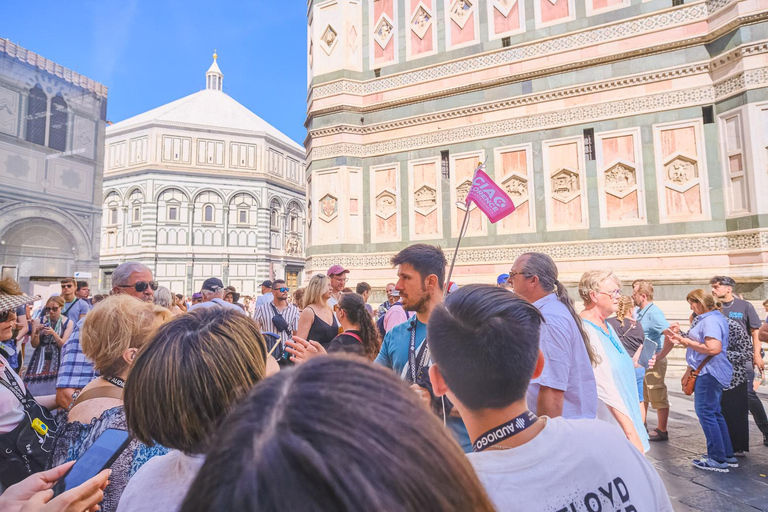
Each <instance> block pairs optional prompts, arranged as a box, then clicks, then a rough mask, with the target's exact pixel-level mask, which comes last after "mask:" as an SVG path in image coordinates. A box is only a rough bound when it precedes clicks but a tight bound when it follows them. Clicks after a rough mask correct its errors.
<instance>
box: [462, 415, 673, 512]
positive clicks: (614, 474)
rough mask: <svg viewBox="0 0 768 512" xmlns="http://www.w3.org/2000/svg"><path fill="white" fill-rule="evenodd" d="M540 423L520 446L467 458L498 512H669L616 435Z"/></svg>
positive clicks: (581, 425) (642, 463)
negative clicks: (540, 427) (541, 425)
mask: <svg viewBox="0 0 768 512" xmlns="http://www.w3.org/2000/svg"><path fill="white" fill-rule="evenodd" d="M546 421H547V424H546V426H545V427H544V429H543V430H542V431H541V432H540V433H539V435H537V436H536V437H535V438H533V439H532V440H531V441H529V442H527V443H525V444H524V445H522V446H519V447H517V448H512V449H510V450H486V451H483V452H480V453H470V454H468V455H467V457H469V461H470V462H471V463H472V465H473V466H474V468H475V471H476V472H477V476H478V477H479V478H480V481H481V482H482V483H483V485H484V486H485V490H486V492H487V493H488V496H489V497H490V498H491V501H493V503H494V505H495V506H496V508H497V509H498V510H499V512H505V511H525V512H536V511H541V512H558V511H563V510H566V511H568V512H572V511H573V512H585V511H589V510H622V511H630V510H637V511H642V510H649V511H650V510H653V511H654V512H656V511H660V512H672V504H671V503H670V501H669V495H668V494H667V490H666V488H665V487H664V483H663V482H662V481H661V477H659V474H658V473H657V472H656V469H654V467H653V466H651V464H650V463H649V462H648V461H647V460H646V459H645V457H644V456H643V454H641V453H640V452H639V451H638V450H637V448H635V447H634V446H632V444H630V442H629V441H627V439H626V437H624V433H623V432H622V431H621V430H620V429H618V428H617V427H615V426H613V425H609V424H608V423H605V422H603V421H599V420H586V419H584V420H567V419H565V418H562V417H558V418H547V419H546ZM598 503H599V505H598ZM633 507H634V508H633Z"/></svg>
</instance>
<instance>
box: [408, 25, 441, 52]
mask: <svg viewBox="0 0 768 512" xmlns="http://www.w3.org/2000/svg"><path fill="white" fill-rule="evenodd" d="M434 28H435V24H434V23H433V24H432V26H430V27H429V28H428V29H427V31H426V32H424V39H421V38H420V37H419V36H417V35H416V33H415V32H414V31H413V30H411V31H410V32H411V55H419V54H420V53H427V52H431V51H432V50H433V49H434V46H433V45H432V30H433V29H434Z"/></svg>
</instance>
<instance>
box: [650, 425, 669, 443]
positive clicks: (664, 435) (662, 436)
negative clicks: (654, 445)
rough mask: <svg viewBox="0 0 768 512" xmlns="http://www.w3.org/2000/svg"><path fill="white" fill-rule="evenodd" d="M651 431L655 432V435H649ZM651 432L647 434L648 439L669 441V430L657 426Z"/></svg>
mask: <svg viewBox="0 0 768 512" xmlns="http://www.w3.org/2000/svg"><path fill="white" fill-rule="evenodd" d="M653 432H656V435H655V436H654V435H651V434H652V433H653ZM653 432H651V433H649V434H648V440H649V441H669V432H664V431H663V430H659V429H658V428H655V429H653Z"/></svg>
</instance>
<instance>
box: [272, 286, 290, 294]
mask: <svg viewBox="0 0 768 512" xmlns="http://www.w3.org/2000/svg"><path fill="white" fill-rule="evenodd" d="M275 290H276V291H278V292H283V293H285V292H288V291H291V289H290V288H286V287H285V286H283V287H282V288H275Z"/></svg>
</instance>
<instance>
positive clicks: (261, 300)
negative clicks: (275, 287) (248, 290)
mask: <svg viewBox="0 0 768 512" xmlns="http://www.w3.org/2000/svg"><path fill="white" fill-rule="evenodd" d="M274 300H275V296H274V295H272V292H268V293H265V294H264V295H261V296H259V297H257V298H256V307H259V306H261V305H263V304H269V303H270V302H272V301H274Z"/></svg>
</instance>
